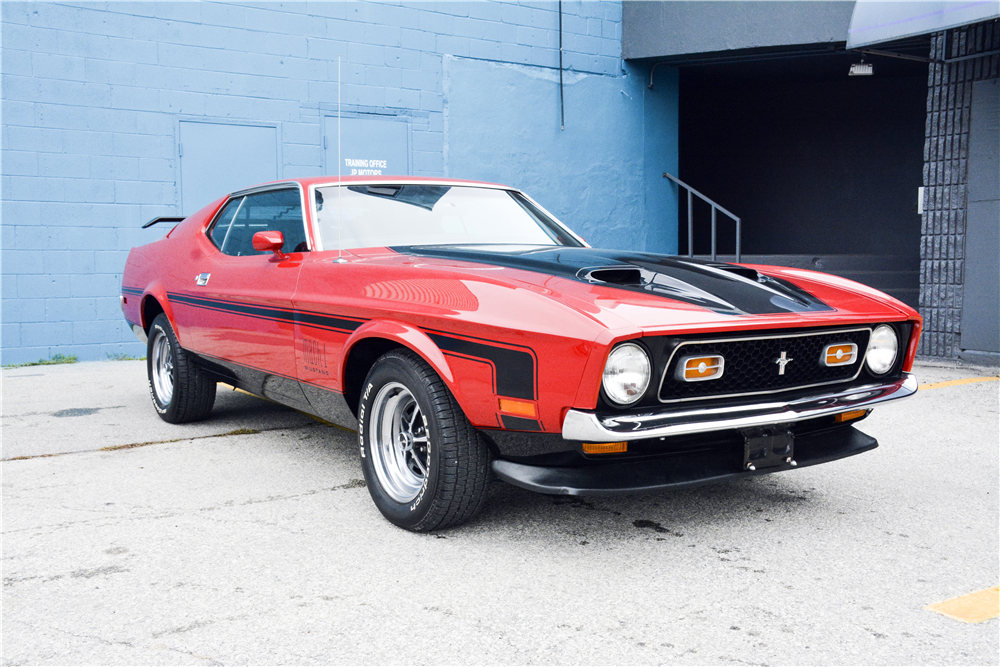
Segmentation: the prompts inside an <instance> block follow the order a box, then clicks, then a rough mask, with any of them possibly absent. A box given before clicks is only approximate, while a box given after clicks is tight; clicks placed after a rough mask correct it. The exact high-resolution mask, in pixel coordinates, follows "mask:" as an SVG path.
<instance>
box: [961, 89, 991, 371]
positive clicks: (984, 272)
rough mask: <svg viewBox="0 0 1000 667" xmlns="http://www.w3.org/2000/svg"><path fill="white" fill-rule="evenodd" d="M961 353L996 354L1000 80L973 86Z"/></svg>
mask: <svg viewBox="0 0 1000 667" xmlns="http://www.w3.org/2000/svg"><path fill="white" fill-rule="evenodd" d="M971 121H972V122H971V127H970V129H969V212H968V217H967V218H966V231H965V280H964V285H965V294H964V297H963V300H962V349H963V350H971V351H976V352H994V353H996V352H1000V79H989V80H986V81H976V82H975V83H974V84H972V119H971Z"/></svg>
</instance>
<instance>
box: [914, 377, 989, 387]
mask: <svg viewBox="0 0 1000 667" xmlns="http://www.w3.org/2000/svg"><path fill="white" fill-rule="evenodd" d="M997 380H1000V377H997V376H995V375H991V376H989V377H982V378H962V379H961V380H948V381H947V382H935V383H933V384H922V385H920V386H919V387H918V389H919V390H920V391H927V390H928V389H941V388H942V387H955V386H958V385H960V384H972V383H973V382H996V381H997Z"/></svg>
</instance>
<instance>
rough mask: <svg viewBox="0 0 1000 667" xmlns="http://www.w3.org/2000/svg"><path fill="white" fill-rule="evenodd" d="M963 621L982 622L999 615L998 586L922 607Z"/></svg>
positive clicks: (999, 597) (999, 593)
mask: <svg viewBox="0 0 1000 667" xmlns="http://www.w3.org/2000/svg"><path fill="white" fill-rule="evenodd" d="M924 609H930V610H931V611H936V612H937V613H939V614H941V615H942V616H947V617H948V618H953V619H955V620H956V621H962V622H963V623H982V622H983V621H988V620H990V619H991V618H996V617H997V616H1000V586H994V587H993V588H987V589H986V590H984V591H978V592H976V593H969V594H968V595H963V596H962V597H957V598H952V599H950V600H945V601H944V602H938V603H937V604H931V605H927V606H926V607H924Z"/></svg>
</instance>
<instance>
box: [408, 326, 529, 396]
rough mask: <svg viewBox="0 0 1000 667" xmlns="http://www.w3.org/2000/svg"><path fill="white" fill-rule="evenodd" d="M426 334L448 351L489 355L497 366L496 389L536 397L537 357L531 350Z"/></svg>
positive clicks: (504, 392) (505, 394)
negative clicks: (526, 350) (512, 348)
mask: <svg viewBox="0 0 1000 667" xmlns="http://www.w3.org/2000/svg"><path fill="white" fill-rule="evenodd" d="M427 335H428V336H429V337H430V339H431V340H432V341H434V343H435V344H436V345H437V346H438V347H439V348H441V349H442V350H444V351H445V352H454V353H456V354H462V355H465V356H468V357H478V358H480V359H488V360H489V361H491V362H493V367H494V368H496V389H497V394H499V395H500V396H510V397H511V398H523V399H527V400H529V401H533V400H535V395H536V392H535V357H534V355H533V354H531V353H529V352H525V351H522V350H511V349H509V348H506V347H499V346H497V345H490V344H487V343H479V342H476V341H471V340H465V339H464V338H454V337H452V336H448V335H445V334H441V333H436V332H433V331H428V332H427Z"/></svg>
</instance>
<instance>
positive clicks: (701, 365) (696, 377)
mask: <svg viewBox="0 0 1000 667" xmlns="http://www.w3.org/2000/svg"><path fill="white" fill-rule="evenodd" d="M725 366H726V360H725V359H723V358H722V355H719V354H714V355H711V356H707V357H699V356H695V357H684V358H683V359H681V360H680V362H678V364H677V370H676V371H675V373H674V377H676V378H677V379H678V380H682V381H684V382H701V381H702V380H715V379H718V378H720V377H722V371H723V370H724V369H725Z"/></svg>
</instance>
